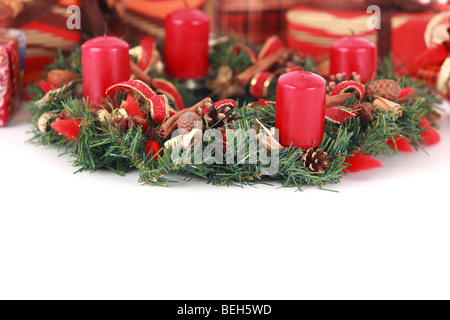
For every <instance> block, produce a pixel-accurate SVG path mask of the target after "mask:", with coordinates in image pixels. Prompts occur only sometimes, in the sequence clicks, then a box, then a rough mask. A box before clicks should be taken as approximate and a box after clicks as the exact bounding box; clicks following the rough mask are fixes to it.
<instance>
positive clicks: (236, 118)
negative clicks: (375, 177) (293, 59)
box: [29, 39, 440, 189]
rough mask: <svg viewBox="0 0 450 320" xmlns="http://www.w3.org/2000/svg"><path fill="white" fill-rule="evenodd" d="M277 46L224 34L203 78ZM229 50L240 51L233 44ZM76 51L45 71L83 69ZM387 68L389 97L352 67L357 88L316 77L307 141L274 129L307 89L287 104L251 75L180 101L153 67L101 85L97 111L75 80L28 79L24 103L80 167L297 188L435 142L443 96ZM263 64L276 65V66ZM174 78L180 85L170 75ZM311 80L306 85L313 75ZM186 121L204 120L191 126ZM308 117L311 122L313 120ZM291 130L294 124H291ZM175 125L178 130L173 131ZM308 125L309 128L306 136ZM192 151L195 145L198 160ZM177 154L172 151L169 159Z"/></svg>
mask: <svg viewBox="0 0 450 320" xmlns="http://www.w3.org/2000/svg"><path fill="white" fill-rule="evenodd" d="M221 41H222V40H221ZM278 46H279V43H278V44H277V42H273V44H272V45H271V46H270V47H268V48H272V49H273V50H274V51H273V52H272V53H271V50H266V49H265V50H262V53H260V55H256V54H255V55H251V54H249V53H248V52H255V51H254V49H253V48H250V49H251V51H249V50H245V49H242V48H245V45H244V44H241V43H236V41H235V40H234V39H226V40H223V42H221V43H220V44H218V45H215V46H213V47H212V48H211V51H210V58H211V59H210V60H211V72H210V73H209V74H208V75H207V77H208V79H209V80H212V81H214V80H215V79H217V76H218V74H219V69H220V68H222V70H225V69H224V68H225V67H228V68H229V70H230V69H231V71H232V72H231V73H232V77H231V81H232V82H233V83H235V84H237V83H238V82H239V81H236V77H237V76H239V75H241V74H242V73H244V72H245V71H247V70H248V69H249V68H251V67H252V66H254V65H255V64H258V62H259V61H262V60H264V59H266V58H267V57H270V56H271V55H273V54H274V53H277V52H279V51H280V50H285V49H284V47H283V46H280V47H278ZM277 47H278V49H277ZM235 48H241V49H240V51H239V52H238V50H235ZM79 54H80V53H79V50H78V53H77V52H75V53H74V54H72V55H71V56H69V58H68V59H59V58H58V59H56V60H55V62H54V63H52V64H51V65H50V66H49V68H48V69H49V72H51V70H55V69H59V70H66V71H71V72H73V73H74V74H76V75H78V76H80V75H81V71H80V70H81V67H80V64H79ZM266 55H267V56H266ZM161 56H163V55H161ZM260 59H261V60H260ZM282 60H283V59H282ZM266 61H267V60H266ZM298 63H299V65H300V66H302V69H304V71H295V72H294V74H298V75H300V80H299V81H301V75H302V74H303V75H304V76H305V77H308V75H309V74H311V71H317V70H318V65H317V64H316V63H315V62H314V60H312V59H310V58H308V57H302V58H301V59H300V61H298ZM136 64H138V63H136ZM145 64H147V63H145ZM276 64H280V65H282V66H283V68H284V67H286V61H277V62H275V65H272V66H271V68H277V66H276ZM259 66H261V64H259ZM253 70H254V68H253ZM275 70H276V69H275ZM393 70H394V69H393V66H392V64H391V61H390V60H384V61H383V62H382V64H380V65H379V73H378V74H377V79H379V80H393V81H395V82H397V83H398V84H399V85H400V86H401V91H400V93H399V95H398V97H397V99H393V100H392V101H391V100H389V99H386V98H383V97H382V96H378V95H377V96H374V97H371V96H369V94H368V93H367V91H366V92H364V91H365V90H364V89H365V88H364V87H362V89H361V87H360V86H359V82H358V81H357V76H355V75H352V77H353V78H352V79H351V80H350V81H354V82H355V83H351V85H349V86H348V87H349V88H350V87H352V86H354V88H358V90H357V89H355V90H350V91H351V92H346V91H345V90H342V91H341V90H337V91H338V92H335V93H336V94H335V95H328V96H326V83H325V81H324V80H323V79H322V80H323V86H321V88H322V89H321V90H323V94H322V93H321V94H320V99H321V101H322V102H323V105H324V109H323V114H322V115H321V117H320V119H321V124H318V123H317V126H318V127H321V126H323V127H321V128H319V129H320V130H317V132H319V131H321V133H322V134H323V138H322V137H318V138H315V140H317V141H314V144H313V146H309V147H311V148H305V149H301V148H298V147H295V146H291V145H290V143H288V144H284V143H282V141H278V138H277V133H276V130H273V129H274V127H276V128H278V129H280V131H281V129H283V128H284V129H285V128H286V123H287V122H286V123H284V122H281V124H277V125H276V122H278V118H276V115H277V112H278V111H279V110H280V109H283V108H284V109H285V110H287V118H286V119H287V120H286V121H288V118H289V116H291V118H292V119H297V118H298V117H297V116H294V113H295V112H297V111H295V112H294V111H292V110H294V109H295V107H298V106H302V108H299V110H300V115H301V116H303V114H302V112H301V110H305V109H304V108H307V107H308V99H312V98H311V97H309V98H308V97H307V96H305V97H303V98H302V99H299V98H293V99H292V101H291V103H288V101H287V100H285V101H284V104H285V105H283V103H280V101H278V102H275V100H276V99H277V97H276V95H275V92H274V91H271V90H269V91H268V92H267V100H257V101H254V98H252V97H251V95H250V93H249V91H250V87H251V83H247V85H244V86H241V87H242V88H243V90H244V92H245V93H244V94H243V95H242V96H241V97H240V99H239V101H236V100H234V99H226V100H222V99H217V98H218V97H217V96H216V95H215V96H214V97H213V98H214V100H213V98H210V97H207V98H204V97H205V96H207V95H208V94H210V93H212V92H213V91H214V89H210V90H208V89H206V88H203V90H204V93H202V94H197V95H196V96H195V97H194V98H195V100H196V102H194V103H186V108H184V109H176V108H173V106H174V105H175V102H174V101H173V99H169V98H168V95H165V94H163V93H162V92H158V91H157V88H155V87H154V83H153V80H154V79H156V78H159V79H163V80H164V81H170V79H168V78H166V79H164V76H165V75H155V74H154V73H153V72H154V69H152V68H150V71H148V76H150V77H151V79H152V81H151V83H144V82H142V81H139V80H128V81H124V82H119V83H116V84H113V85H112V86H110V87H109V88H106V89H105V92H104V93H103V95H104V96H105V97H106V98H105V99H104V100H103V101H102V103H101V107H100V108H98V109H94V108H92V107H91V106H90V105H89V104H88V103H87V102H86V101H83V100H81V99H79V98H78V97H79V92H78V89H79V87H81V86H80V84H79V82H78V81H79V80H78V79H75V80H73V81H72V82H69V83H67V84H65V85H63V86H62V87H60V88H56V89H55V88H51V90H50V91H48V92H47V93H46V92H45V91H44V90H42V89H41V87H40V86H39V85H38V84H37V83H36V84H35V85H33V86H31V87H30V90H31V91H32V92H33V93H34V102H33V103H32V104H31V106H30V107H29V109H30V112H31V114H32V123H33V124H34V127H33V132H34V138H33V141H34V142H35V143H38V144H42V145H48V144H54V145H55V146H56V147H58V148H63V149H64V151H65V152H67V151H68V152H71V153H72V155H73V163H74V165H75V166H77V167H79V169H80V170H90V171H95V170H97V169H100V168H107V169H109V170H112V171H114V172H116V173H119V174H124V173H126V172H130V171H131V170H137V171H138V172H139V181H140V182H141V183H143V184H154V185H164V186H165V185H167V184H169V183H170V182H172V180H171V176H172V175H177V174H178V175H183V176H186V177H200V178H202V179H205V180H206V181H208V182H210V183H213V184H215V185H239V186H241V185H244V184H257V183H265V184H267V183H270V182H273V181H274V182H279V183H281V185H282V186H285V187H295V188H298V189H302V188H303V186H304V185H307V184H310V185H315V186H317V187H319V188H323V186H324V185H326V184H332V183H338V182H339V181H340V179H341V178H342V176H343V174H346V173H349V172H359V171H365V170H370V169H374V168H378V167H381V166H382V163H381V162H379V161H378V160H376V159H375V158H373V156H374V155H377V154H382V153H383V154H395V153H396V152H397V151H403V152H405V151H408V150H409V148H408V146H409V147H410V148H412V149H413V150H417V149H420V148H422V144H427V143H431V144H433V143H437V142H438V140H439V135H438V133H437V132H436V131H435V130H434V128H433V127H434V126H435V125H436V124H437V121H438V118H436V112H435V110H434V106H435V105H436V104H438V103H439V101H440V100H439V98H438V97H437V96H436V95H435V94H433V93H430V89H429V88H428V87H425V86H423V85H422V84H421V83H419V82H417V81H415V80H414V79H411V78H409V77H407V76H402V77H399V76H398V75H397V74H395V73H394V72H393ZM267 71H268V72H274V71H273V69H271V70H267ZM227 72H228V73H229V71H227ZM252 72H253V71H252ZM275 73H276V71H275ZM248 74H250V71H247V73H246V74H245V77H239V78H238V79H240V80H242V79H245V81H247V80H246V79H248ZM155 76H156V78H155ZM279 76H280V74H277V75H276V77H279ZM253 77H254V76H253ZM317 77H319V76H317ZM336 80H337V78H336ZM347 80H349V79H346V81H347ZM250 82H251V81H250ZM169 83H170V82H169ZM341 83H342V81H341ZM357 84H358V85H357ZM170 85H172V86H173V88H175V89H178V87H177V84H176V83H175V82H174V83H171V84H170ZM308 85H309V86H311V85H312V83H311V81H308ZM328 85H329V86H330V85H331V86H333V84H331V83H329V84H328ZM338 85H339V81H337V82H335V83H334V88H336V87H337V86H338ZM332 90H333V89H331V90H330V94H331V91H332ZM388 91H389V90H388ZM179 93H180V94H181V95H180V97H183V99H186V97H187V96H188V95H187V93H186V92H184V91H183V90H179ZM378 93H379V92H378ZM77 95H78V96H77ZM278 96H280V92H278ZM361 96H362V99H361ZM227 98H232V97H227ZM246 100H247V101H246ZM184 101H187V100H184ZM321 104H322V103H321ZM305 114H306V113H305ZM325 118H326V119H327V120H325ZM192 122H194V123H195V122H197V123H200V125H199V126H195V124H194V126H192ZM306 123H307V124H308V125H311V126H315V124H313V122H312V121H310V122H308V121H307V122H306ZM292 128H293V130H294V131H295V130H297V129H296V128H295V126H293V127H292ZM177 129H179V130H178V133H177V134H178V135H175V134H174V133H176V130H177ZM214 129H216V130H214ZM217 129H219V130H217ZM208 130H213V131H208ZM314 130H315V129H314ZM211 133H213V136H214V137H213V138H211ZM310 133H311V132H307V131H305V134H310ZM301 136H303V138H305V136H304V135H303V134H301ZM239 137H242V139H238V138H239ZM208 138H210V139H208ZM280 142H281V143H280ZM244 145H245V147H243V146H244ZM197 149H199V150H200V151H201V156H202V157H201V159H200V160H199V159H198V158H197V157H198V156H199V154H198V153H197ZM231 150H234V151H235V152H234V153H233V152H232V151H231ZM237 150H238V151H239V152H241V153H239V152H237ZM177 152H178V157H174V155H177ZM208 152H209V153H208ZM255 155H256V158H255ZM215 157H220V159H222V163H219V162H218V163H214V164H213V165H211V164H210V163H209V162H208V161H210V160H211V159H212V158H215ZM180 159H181V160H183V161H180ZM250 159H255V160H254V161H255V162H250V161H249V160H250ZM270 159H272V160H273V161H272V162H271V161H270ZM252 161H253V160H252Z"/></svg>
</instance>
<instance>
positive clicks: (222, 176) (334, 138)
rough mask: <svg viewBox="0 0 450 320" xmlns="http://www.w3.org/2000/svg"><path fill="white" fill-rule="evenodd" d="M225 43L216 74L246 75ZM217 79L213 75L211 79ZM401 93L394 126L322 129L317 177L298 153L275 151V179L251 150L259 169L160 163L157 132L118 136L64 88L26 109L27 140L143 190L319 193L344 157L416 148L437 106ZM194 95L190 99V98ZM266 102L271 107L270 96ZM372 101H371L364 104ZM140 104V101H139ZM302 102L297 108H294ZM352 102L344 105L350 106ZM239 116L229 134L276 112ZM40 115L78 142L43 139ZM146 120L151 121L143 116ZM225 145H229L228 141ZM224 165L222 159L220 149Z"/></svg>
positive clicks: (269, 120) (425, 94)
mask: <svg viewBox="0 0 450 320" xmlns="http://www.w3.org/2000/svg"><path fill="white" fill-rule="evenodd" d="M230 45H233V44H231V43H229V42H227V43H224V44H219V45H217V46H215V48H214V51H213V52H212V54H211V62H212V66H213V70H214V71H216V70H217V69H218V67H219V66H220V65H223V64H227V65H231V66H232V68H233V70H238V71H243V70H245V69H246V68H247V67H248V66H249V65H250V64H251V63H250V59H249V57H248V56H247V55H246V54H245V53H244V52H242V53H241V54H239V55H236V54H231V53H230V52H231V51H230ZM306 66H307V69H308V70H315V69H316V68H317V66H316V65H315V64H314V61H313V60H312V59H309V58H308V59H307V60H306ZM55 68H58V69H66V70H70V71H73V72H75V73H77V74H79V75H81V63H80V53H79V50H77V51H75V52H73V53H72V54H71V55H70V56H69V57H63V56H62V55H61V54H59V55H58V57H57V58H56V60H55V62H54V63H53V64H51V65H50V66H49V68H48V70H51V69H55ZM380 71H381V72H382V73H380V74H379V76H378V77H379V78H385V77H388V78H396V75H395V74H394V73H393V67H392V65H391V64H390V61H389V60H386V61H384V65H383V67H382V68H381V69H380ZM209 76H210V77H214V72H213V73H212V74H210V75H209ZM398 80H399V81H400V83H401V85H402V86H411V87H414V88H417V89H418V91H417V94H416V96H418V97H419V98H418V99H414V100H411V101H408V102H406V103H402V104H401V105H402V108H403V110H402V115H401V116H400V117H398V119H396V120H394V117H393V115H392V114H391V113H390V112H382V111H381V110H376V111H375V113H374V116H375V118H374V120H373V121H371V122H370V123H365V122H362V121H361V120H360V118H359V117H355V118H352V119H350V120H349V121H347V122H345V123H343V124H335V123H331V122H328V121H327V122H326V125H325V135H324V139H323V141H322V142H321V144H320V146H319V147H320V148H322V149H323V150H324V151H325V152H327V153H328V159H329V161H330V163H331V165H330V167H328V168H326V170H325V173H324V174H319V173H314V172H311V171H309V170H308V169H306V168H305V167H303V166H302V164H301V158H302V155H303V151H302V150H300V149H297V148H290V147H288V148H285V149H283V150H281V151H279V165H278V166H277V170H276V172H274V173H273V174H271V175H269V174H265V172H266V171H267V169H268V168H267V164H266V163H263V162H262V160H260V159H262V158H263V157H260V155H263V154H261V152H262V151H261V150H256V155H257V158H258V159H259V160H258V161H257V162H256V163H250V162H249V161H241V162H239V161H237V160H238V159H236V161H235V163H227V162H226V161H225V160H224V163H223V164H207V163H206V162H205V159H203V161H202V162H200V163H195V161H194V160H195V158H194V156H195V153H191V154H188V157H191V158H190V159H191V163H193V164H185V163H184V164H178V163H176V162H175V161H174V160H173V158H172V151H173V148H169V149H164V150H163V152H161V154H160V155H161V156H160V157H158V156H156V155H152V154H146V152H145V145H146V143H147V141H148V140H149V139H152V140H154V141H158V142H159V145H160V146H162V145H163V143H164V141H160V140H159V139H158V138H157V137H156V134H155V133H156V131H157V129H158V126H156V127H154V128H152V130H151V131H150V132H142V129H141V127H138V128H133V127H132V128H130V129H129V130H128V131H126V132H121V131H119V130H118V129H117V128H116V127H115V126H114V125H111V124H110V123H108V122H105V121H100V120H99V119H98V117H97V114H96V112H95V111H93V110H91V109H89V106H88V103H86V102H85V101H83V100H77V99H76V91H77V88H76V86H77V85H79V84H77V85H75V86H73V87H70V88H67V89H66V90H63V91H60V92H59V93H57V94H54V95H52V96H51V97H50V99H48V101H47V102H46V103H44V104H38V103H36V102H35V103H33V104H32V105H31V106H30V107H29V110H30V112H31V114H32V119H31V123H32V124H33V128H32V134H33V138H32V139H31V140H32V141H33V142H34V143H36V144H39V145H48V144H54V145H55V146H56V147H57V148H58V149H63V152H68V153H71V155H72V157H71V159H72V161H73V165H74V166H76V167H77V168H79V170H78V171H82V170H89V171H95V170H98V169H101V168H106V169H109V170H111V171H113V172H115V173H117V174H120V175H123V174H125V173H127V172H130V171H133V170H137V171H138V172H139V181H140V182H141V183H142V184H153V185H159V186H167V185H168V184H169V183H171V182H175V181H174V180H173V179H170V177H171V176H173V175H182V176H184V177H186V179H191V178H200V179H204V180H205V181H207V182H208V183H211V184H214V185H218V186H223V185H224V186H231V185H237V186H243V185H254V184H272V183H274V182H275V183H280V184H281V185H282V186H283V187H294V188H297V189H299V190H301V189H302V188H303V187H304V186H305V185H314V186H316V187H319V188H323V187H324V185H326V184H335V183H339V181H340V179H341V177H342V174H343V171H345V168H346V165H345V162H346V161H347V159H348V157H351V156H352V153H355V152H358V153H362V154H368V155H376V154H380V153H383V154H393V153H395V151H394V150H392V149H391V148H390V147H388V146H387V144H386V141H388V140H392V139H394V136H402V137H404V138H405V139H407V140H408V141H409V142H410V143H411V145H412V146H414V147H415V148H416V149H419V148H420V139H421V135H420V134H421V132H422V129H421V128H420V126H419V122H420V120H421V119H422V118H423V117H424V116H426V115H427V114H428V113H430V112H433V110H434V106H435V105H436V104H437V103H439V102H440V100H439V99H438V98H437V97H436V96H435V95H434V94H430V92H429V90H428V88H426V87H425V86H424V85H423V84H421V83H418V82H416V81H414V80H412V79H410V78H406V77H403V78H401V79H398ZM29 91H30V92H31V93H32V94H33V96H34V98H35V101H37V100H39V99H41V98H42V97H43V96H44V93H43V92H42V90H41V89H40V88H39V87H38V86H36V85H32V86H31V87H30V88H29ZM191 94H192V92H191ZM272 94H273V96H271V97H270V98H269V100H275V92H273V93H272ZM203 97H204V95H203V94H198V96H197V95H194V97H192V101H193V102H192V104H193V103H194V99H195V100H196V101H199V100H201V99H202V98H203ZM124 98H125V96H124V95H123V94H118V95H117V96H116V97H115V98H114V99H112V100H110V101H109V103H110V104H113V105H120V102H121V100H122V99H124ZM365 99H366V100H365V101H369V102H370V98H365ZM141 102H142V101H141ZM301 103H302V102H301V101H299V104H301ZM350 103H352V102H349V104H350ZM239 105H240V107H239V108H238V109H237V113H238V115H239V118H238V120H236V121H234V122H233V126H234V128H235V129H236V130H237V129H242V130H243V131H246V130H249V129H251V128H252V125H253V124H254V123H255V122H256V119H258V120H259V121H261V122H262V123H263V124H264V125H265V126H267V127H274V126H275V105H273V104H267V105H265V106H262V107H260V108H254V107H249V106H248V104H247V103H246V102H245V101H244V100H242V101H241V102H240V103H239ZM44 113H51V114H64V115H65V116H66V117H68V118H70V119H80V120H82V121H81V125H80V128H79V132H78V133H79V135H78V138H77V139H76V140H75V141H68V140H67V139H66V138H64V137H63V136H61V135H58V134H57V133H56V132H55V131H53V130H51V129H48V130H47V131H46V132H41V131H39V129H38V127H37V123H38V120H39V118H40V117H41V116H42V115H43V114H44ZM146 115H147V116H148V117H150V115H148V114H146ZM250 139H252V138H251V136H245V137H244V140H243V145H240V146H238V148H242V150H243V151H244V159H248V158H249V157H251V153H252V152H253V151H254V150H251V149H250V148H248V147H247V146H249V145H250V143H251V141H250ZM213 142H214V141H211V142H204V143H203V147H207V146H208V145H209V144H210V143H213ZM227 145H228V146H229V145H230V144H229V142H227ZM224 150H225V152H224V159H226V156H227V152H226V148H225V149H224Z"/></svg>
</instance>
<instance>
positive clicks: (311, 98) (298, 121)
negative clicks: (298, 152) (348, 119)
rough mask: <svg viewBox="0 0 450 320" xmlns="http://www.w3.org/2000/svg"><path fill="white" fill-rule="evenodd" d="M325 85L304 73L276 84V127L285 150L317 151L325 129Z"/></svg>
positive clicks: (318, 78) (285, 76)
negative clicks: (311, 149)
mask: <svg viewBox="0 0 450 320" xmlns="http://www.w3.org/2000/svg"><path fill="white" fill-rule="evenodd" d="M325 100H326V81H325V79H324V78H322V77H321V76H319V75H317V74H314V73H311V72H305V71H303V70H302V71H293V72H289V73H286V74H284V75H282V76H281V77H280V78H279V79H278V83H277V108H276V117H275V126H276V128H277V129H278V130H279V135H280V143H281V145H283V146H286V147H288V146H290V145H291V143H292V146H294V147H300V148H302V149H308V148H311V147H313V146H314V147H318V146H319V145H320V144H321V143H322V140H323V134H324V126H325Z"/></svg>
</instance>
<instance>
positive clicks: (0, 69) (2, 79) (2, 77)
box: [0, 44, 13, 127]
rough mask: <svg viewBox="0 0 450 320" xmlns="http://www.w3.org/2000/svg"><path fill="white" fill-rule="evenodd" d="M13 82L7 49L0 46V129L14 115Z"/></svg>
mask: <svg viewBox="0 0 450 320" xmlns="http://www.w3.org/2000/svg"><path fill="white" fill-rule="evenodd" d="M12 99H13V81H12V72H11V68H10V59H9V54H8V51H7V49H6V48H5V46H4V45H2V44H0V127H4V126H5V125H6V122H7V121H8V118H9V117H10V116H11V114H12Z"/></svg>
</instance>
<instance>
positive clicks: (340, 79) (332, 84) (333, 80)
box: [328, 72, 361, 91]
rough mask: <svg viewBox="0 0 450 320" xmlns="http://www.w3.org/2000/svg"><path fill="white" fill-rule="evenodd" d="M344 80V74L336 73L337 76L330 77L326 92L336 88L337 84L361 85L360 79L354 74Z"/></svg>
mask: <svg viewBox="0 0 450 320" xmlns="http://www.w3.org/2000/svg"><path fill="white" fill-rule="evenodd" d="M345 78H346V74H345V72H343V73H338V74H337V75H332V76H331V77H330V83H329V84H328V91H331V90H333V89H334V87H336V86H337V85H338V84H339V83H342V82H345V81H355V82H358V83H361V77H360V75H359V74H357V73H356V72H352V74H351V75H350V77H349V78H348V79H345Z"/></svg>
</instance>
